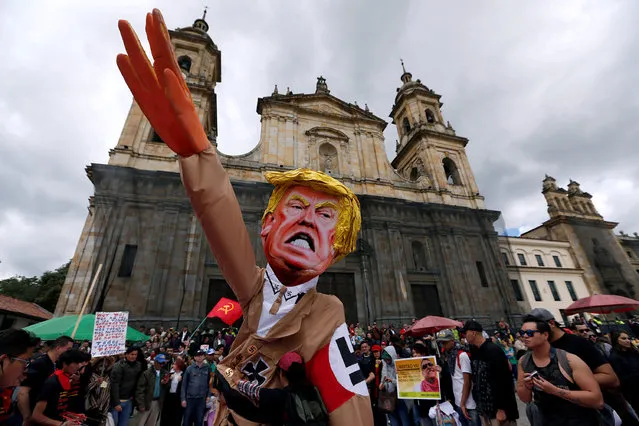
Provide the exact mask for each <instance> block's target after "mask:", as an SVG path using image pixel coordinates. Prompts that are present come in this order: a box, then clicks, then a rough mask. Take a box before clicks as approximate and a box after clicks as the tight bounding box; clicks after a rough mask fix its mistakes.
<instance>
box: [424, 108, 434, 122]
mask: <svg viewBox="0 0 639 426" xmlns="http://www.w3.org/2000/svg"><path fill="white" fill-rule="evenodd" d="M426 121H428V122H429V123H434V122H435V114H433V111H431V110H430V108H426Z"/></svg>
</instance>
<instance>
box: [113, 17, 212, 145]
mask: <svg viewBox="0 0 639 426" xmlns="http://www.w3.org/2000/svg"><path fill="white" fill-rule="evenodd" d="M118 28H119V29H120V34H121V35H122V40H123V41H124V47H125V49H126V52H127V55H124V54H120V55H118V57H117V64H118V68H119V69H120V72H121V73H122V76H123V77H124V80H125V81H126V84H127V86H129V89H130V90H131V93H133V97H134V98H135V100H136V102H137V103H138V105H139V106H140V108H141V109H142V112H143V113H144V115H145V116H146V118H148V120H149V122H150V123H151V126H153V129H154V130H155V131H156V133H157V134H158V135H159V136H160V138H162V140H163V141H164V142H165V143H166V144H167V145H168V147H169V148H171V149H172V150H173V151H174V152H175V153H176V154H178V155H180V156H182V157H188V156H191V155H193V154H197V153H200V152H202V151H204V150H205V149H206V148H208V147H209V146H210V144H209V140H208V138H207V137H206V133H205V132H204V128H203V127H202V123H201V122H200V119H199V117H198V114H197V111H196V109H195V106H194V105H193V100H192V99H191V92H190V91H189V89H188V87H187V85H186V82H185V81H184V79H183V78H182V73H181V71H180V68H179V67H178V64H177V60H176V59H175V52H174V51H173V46H172V45H171V41H170V39H169V32H168V31H167V29H166V24H165V23H164V18H163V17H162V13H160V11H159V10H158V9H153V13H147V15H146V35H147V38H148V39H149V44H150V45H151V53H152V54H153V65H151V62H150V61H149V59H148V57H147V56H146V53H145V52H144V49H143V48H142V45H141V44H140V40H139V39H138V36H137V35H136V33H135V31H134V30H133V28H131V25H130V24H129V23H128V22H127V21H123V20H120V21H119V22H118Z"/></svg>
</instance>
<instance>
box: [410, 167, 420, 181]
mask: <svg viewBox="0 0 639 426" xmlns="http://www.w3.org/2000/svg"><path fill="white" fill-rule="evenodd" d="M417 179H419V170H417V167H413V168H412V169H410V180H412V181H413V182H414V181H416V180H417Z"/></svg>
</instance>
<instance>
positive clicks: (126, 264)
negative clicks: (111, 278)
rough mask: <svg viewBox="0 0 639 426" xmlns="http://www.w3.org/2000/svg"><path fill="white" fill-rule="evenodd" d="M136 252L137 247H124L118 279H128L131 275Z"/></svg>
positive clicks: (129, 245)
mask: <svg viewBox="0 0 639 426" xmlns="http://www.w3.org/2000/svg"><path fill="white" fill-rule="evenodd" d="M137 252H138V246H136V245H131V244H127V245H125V246H124V253H122V260H121V261H120V270H119V271H118V277H125V278H126V277H130V276H131V274H132V273H133V265H134V264H135V255H136V254H137Z"/></svg>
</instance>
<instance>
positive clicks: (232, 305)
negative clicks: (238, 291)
mask: <svg viewBox="0 0 639 426" xmlns="http://www.w3.org/2000/svg"><path fill="white" fill-rule="evenodd" d="M241 316H242V308H241V307H240V304H239V303H237V302H236V301H235V300H231V299H227V298H226V297H223V298H221V299H220V301H219V302H217V304H216V305H215V306H214V307H213V309H211V312H209V314H208V315H207V317H208V318H219V319H221V320H222V321H224V323H225V324H226V325H233V323H234V322H235V321H237V320H239V319H240V317H241Z"/></svg>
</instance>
